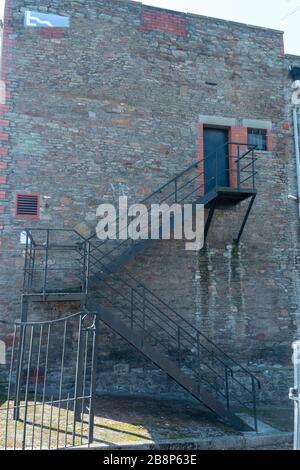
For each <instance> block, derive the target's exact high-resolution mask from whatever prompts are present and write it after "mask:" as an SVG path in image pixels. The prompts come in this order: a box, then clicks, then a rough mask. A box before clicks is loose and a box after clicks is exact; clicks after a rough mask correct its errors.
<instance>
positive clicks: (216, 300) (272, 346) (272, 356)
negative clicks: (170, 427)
mask: <svg viewBox="0 0 300 470" xmlns="http://www.w3.org/2000/svg"><path fill="white" fill-rule="evenodd" d="M26 9H30V10H38V11H40V12H43V13H47V12H48V13H54V14H59V15H64V16H69V17H70V27H69V28H50V29H48V28H25V27H24V12H25V10H26ZM1 83H2V84H5V89H6V91H5V97H6V99H5V103H1V104H0V114H1V116H0V119H1V121H0V125H1V126H2V130H1V133H0V140H1V144H2V145H1V148H0V231H1V247H0V261H1V267H0V285H1V291H0V303H1V311H0V339H2V340H3V341H7V342H9V339H8V338H9V337H10V333H9V331H10V329H11V328H12V324H13V322H14V320H15V319H16V318H18V317H19V316H20V313H19V312H20V293H21V284H22V266H23V261H24V259H23V254H22V253H23V248H24V247H23V246H22V245H21V244H20V231H21V230H22V229H23V228H24V226H28V225H31V226H34V227H37V226H41V227H49V228H55V227H59V228H68V227H77V228H79V229H80V230H82V231H83V232H84V233H88V232H89V231H90V230H92V229H94V228H95V225H96V216H95V211H96V208H97V206H98V205H99V204H100V203H102V202H111V201H116V200H117V198H118V196H119V195H127V196H128V197H129V199H130V201H135V202H136V201H139V200H141V199H143V197H145V196H147V195H148V194H149V193H150V192H151V191H153V190H155V189H156V188H158V187H159V186H161V185H162V184H163V183H165V182H166V181H167V180H168V178H171V177H173V176H175V174H176V173H177V172H179V171H181V170H183V169H184V168H185V167H187V166H188V165H189V164H191V163H192V162H194V161H195V159H197V158H199V157H200V156H201V155H202V154H203V147H202V144H201V141H200V140H199V135H200V137H201V125H203V124H204V125H205V123H203V122H201V120H200V115H208V116H211V117H215V116H218V117H219V118H221V119H224V118H226V119H231V120H234V121H235V123H236V124H235V126H234V128H235V133H234V131H232V132H233V133H232V138H233V137H234V139H235V138H238V139H240V138H243V139H244V138H246V126H243V120H258V121H261V122H263V121H264V122H265V121H268V122H269V123H271V128H270V129H268V145H269V147H268V148H269V152H260V153H258V155H257V158H258V162H257V166H258V176H257V188H258V197H257V200H256V203H255V207H254V209H253V212H252V214H251V217H250V220H249V223H248V225H247V227H246V231H245V234H244V236H243V239H242V243H241V245H240V247H235V246H234V245H233V243H232V239H233V237H234V236H235V235H236V233H237V231H238V229H239V224H240V222H241V220H242V217H243V214H244V211H245V209H246V207H245V206H244V205H243V204H242V205H241V206H239V207H238V208H237V209H235V210H231V211H226V212H224V211H217V214H216V218H215V220H214V222H213V226H212V228H211V232H210V237H209V240H208V243H207V246H206V247H205V249H204V250H203V251H201V252H200V253H189V252H186V251H185V249H184V243H183V242H182V243H181V242H174V241H171V242H162V243H157V244H155V245H154V246H153V247H152V248H151V249H149V250H147V251H146V252H145V253H143V254H142V255H140V256H138V257H137V259H136V260H135V261H134V262H131V263H130V265H129V266H128V268H129V269H130V270H132V273H133V275H134V276H135V277H138V278H139V279H140V280H141V281H142V282H144V283H146V284H147V285H148V286H149V288H150V289H151V290H153V291H154V292H156V293H157V294H158V295H159V296H161V297H162V298H163V299H164V300H165V301H166V302H168V303H170V305H171V306H172V307H174V308H176V309H177V310H178V311H179V312H180V313H182V314H183V315H184V316H186V318H187V319H189V320H190V321H191V322H193V323H194V324H195V325H197V326H198V327H199V328H200V329H201V330H202V331H203V332H205V333H206V334H208V335H209V336H210V337H211V339H212V340H214V341H216V343H217V344H219V345H220V346H221V347H223V348H224V349H225V350H226V351H227V352H228V353H230V354H232V355H233V356H234V357H236V358H238V359H239V360H241V361H242V362H243V363H244V364H245V365H247V366H249V367H250V368H252V369H253V370H254V371H255V370H258V373H259V374H260V375H261V376H262V377H264V374H266V377H267V379H266V381H267V383H269V382H270V374H271V377H273V379H274V387H275V386H276V384H279V382H280V383H281V386H282V384H283V383H284V381H286V380H288V381H289V380H290V379H289V378H288V379H287V377H288V374H289V372H291V360H290V357H291V343H292V341H293V339H294V338H295V335H296V331H297V327H299V307H298V293H297V282H298V281H297V276H298V274H297V270H296V268H295V256H296V253H298V252H297V250H298V248H297V245H298V230H299V222H298V218H297V207H296V206H295V204H294V203H292V202H291V201H289V200H288V198H287V196H288V194H291V193H294V192H295V190H296V180H295V164H294V159H293V140H292V130H291V120H290V107H289V96H288V91H287V90H289V87H290V79H289V77H288V66H287V63H286V61H285V58H284V54H283V37H282V33H280V32H277V31H273V30H268V29H264V28H258V27H252V26H247V25H243V24H238V23H233V22H227V21H223V20H218V19H213V18H207V17H202V16H196V15H191V14H179V13H176V12H171V11H166V10H162V9H156V8H151V7H145V6H142V5H141V4H139V3H136V2H130V1H121V0H120V1H114V0H110V1H100V0H87V1H85V2H82V1H80V0H66V1H64V2H61V1H58V0H53V1H52V2H51V4H49V2H47V1H46V0H40V1H39V2H35V1H34V0H30V1H29V0H7V1H6V10H5V27H4V52H3V58H2V82H1ZM271 141H272V148H271ZM17 193H25V194H26V193H28V194H30V193H38V194H39V195H40V203H41V211H40V220H32V221H28V220H22V219H19V218H18V219H17V218H15V211H14V207H15V198H16V194H17ZM54 308H55V312H56V314H57V315H60V308H61V307H60V305H59V304H58V305H55V306H54ZM64 308H65V307H64ZM73 308H75V309H77V308H78V306H75V307H73ZM70 310H72V309H71V306H70ZM34 315H36V317H37V318H38V317H41V318H44V317H43V315H46V313H43V306H42V305H41V306H39V307H38V310H36V313H34ZM105 338H106V339H105V340H104V339H103V338H102V340H101V341H100V356H99V357H100V360H101V365H100V367H102V369H103V371H104V372H103V376H102V379H103V383H102V384H101V386H100V389H101V388H102V389H105V390H109V389H112V391H113V388H114V384H115V381H111V380H109V381H108V385H107V384H106V380H107V379H106V377H107V374H106V373H105V371H106V370H107V366H106V364H110V363H111V362H110V361H111V360H112V358H114V357H116V355H115V353H116V351H117V353H118V354H117V357H119V358H121V357H122V360H121V359H119V360H118V362H117V363H116V366H117V364H118V363H120V364H121V366H120V367H123V366H124V368H123V369H122V370H126V371H127V370H128V371H129V372H128V373H127V372H126V381H127V382H128V384H129V389H130V387H132V389H134V390H136V388H135V385H134V384H133V385H130V384H131V380H132V381H133V382H134V381H135V372H134V370H135V369H136V367H135V366H134V363H135V360H133V359H132V357H133V355H134V354H136V353H134V352H133V350H132V349H131V348H130V347H129V346H128V345H127V344H126V343H125V342H124V341H122V340H120V339H119V338H117V337H115V336H114V335H113V334H112V333H110V332H108V331H106V329H105ZM135 357H139V356H135ZM127 358H128V359H127ZM105 361H106V362H105ZM138 361H139V359H137V362H138ZM142 364H143V367H144V368H145V370H146V369H147V371H148V370H149V368H150V369H151V368H152V366H151V365H150V364H148V365H144V362H143V363H142ZM0 367H1V365H0ZM276 368H278V370H280V373H275V372H276V370H277V369H276ZM270 370H271V371H273V372H271V373H270V372H269V371H270ZM274 371H275V372H274ZM105 374H106V375H105ZM150 375H151V374H150ZM147 377H149V374H148V372H147ZM278 377H280V379H279V378H278ZM146 382H147V381H146V379H145V381H143V380H141V381H139V386H138V388H139V389H140V390H146V391H147V390H149V387H148V386H147V383H146ZM134 383H135V382H134ZM286 383H287V382H286ZM162 388H164V387H162ZM269 388H270V387H269ZM150 389H151V387H150ZM167 389H168V387H167V386H166V390H167ZM286 391H287V392H286V393H288V386H286ZM274 395H275V394H273V395H272V393H270V396H272V398H274ZM284 398H286V397H283V396H280V397H277V399H279V401H281V400H284Z"/></svg>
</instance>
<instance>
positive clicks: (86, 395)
mask: <svg viewBox="0 0 300 470" xmlns="http://www.w3.org/2000/svg"><path fill="white" fill-rule="evenodd" d="M97 323H98V321H97V318H96V315H95V314H91V313H88V312H84V313H82V312H81V313H77V314H74V315H71V316H68V317H66V318H61V319H57V320H53V321H45V322H26V323H22V322H17V323H16V324H15V327H14V335H13V341H12V346H11V350H10V354H9V356H10V371H9V380H8V389H7V397H6V399H3V398H2V400H1V402H2V403H1V407H0V429H1V432H0V448H2V449H61V448H66V447H74V446H80V445H89V444H91V443H92V442H93V433H94V397H95V391H96V390H95V388H96V374H95V372H96V362H97V354H96V336H97Z"/></svg>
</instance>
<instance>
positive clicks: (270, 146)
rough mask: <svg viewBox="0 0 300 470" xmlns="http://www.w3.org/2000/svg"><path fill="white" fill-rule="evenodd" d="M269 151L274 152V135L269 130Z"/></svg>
mask: <svg viewBox="0 0 300 470" xmlns="http://www.w3.org/2000/svg"><path fill="white" fill-rule="evenodd" d="M267 150H268V152H272V151H273V135H272V132H271V131H270V130H269V129H268V130H267Z"/></svg>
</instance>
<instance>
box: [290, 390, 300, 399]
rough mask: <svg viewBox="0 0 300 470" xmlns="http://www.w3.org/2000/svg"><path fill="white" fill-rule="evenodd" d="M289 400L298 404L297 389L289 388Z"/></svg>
mask: <svg viewBox="0 0 300 470" xmlns="http://www.w3.org/2000/svg"><path fill="white" fill-rule="evenodd" d="M289 398H290V400H294V401H298V402H300V390H299V389H298V388H297V387H295V388H290V393H289Z"/></svg>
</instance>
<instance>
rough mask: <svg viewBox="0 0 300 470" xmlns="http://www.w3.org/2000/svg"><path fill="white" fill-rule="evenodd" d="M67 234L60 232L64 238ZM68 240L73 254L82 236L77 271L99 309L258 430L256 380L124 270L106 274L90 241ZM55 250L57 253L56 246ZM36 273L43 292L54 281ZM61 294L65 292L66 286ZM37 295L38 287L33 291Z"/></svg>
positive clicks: (73, 234) (75, 235)
mask: <svg viewBox="0 0 300 470" xmlns="http://www.w3.org/2000/svg"><path fill="white" fill-rule="evenodd" d="M41 231H42V229H38V233H39V234H40V232H41ZM48 232H49V230H45V234H44V236H45V237H47V239H48V240H51V238H52V239H54V238H55V236H54V234H52V232H53V231H51V230H50V234H49V233H48ZM64 232H67V231H64ZM26 233H27V234H28V235H27V237H28V238H30V240H31V243H32V244H35V245H37V246H39V248H40V249H42V247H43V248H44V252H45V253H44V256H43V259H46V251H47V245H41V244H37V243H36V241H35V240H34V238H33V235H34V230H27V232H26ZM40 236H41V235H40ZM66 236H67V234H66V233H64V237H63V238H64V239H65V237H66ZM67 238H68V239H69V240H70V239H72V238H73V239H74V240H76V243H75V245H74V246H73V250H71V251H75V248H76V247H78V241H77V240H78V238H80V240H81V243H80V244H79V245H80V250H79V252H80V251H82V250H84V251H85V253H87V256H86V258H82V257H81V258H79V259H80V260H81V268H80V269H79V272H81V273H84V281H85V284H84V285H85V288H86V289H87V291H88V292H89V296H90V297H91V298H92V299H93V300H95V299H97V300H98V301H99V308H105V309H108V310H110V309H111V310H112V311H113V312H115V313H117V314H118V315H120V318H121V319H122V320H123V321H125V322H126V324H127V325H128V326H130V328H132V329H134V330H135V331H137V332H139V333H140V334H141V335H143V337H144V338H145V339H147V340H148V341H149V342H150V343H152V344H153V346H154V347H155V348H159V349H160V350H161V352H162V353H163V354H165V355H167V356H169V357H170V358H172V359H173V360H175V361H176V362H177V363H178V366H179V367H181V368H184V370H185V372H187V373H188V374H189V375H191V377H193V378H194V379H195V380H196V381H197V384H198V385H199V387H204V388H206V389H207V390H209V391H210V392H213V393H214V394H215V396H216V397H218V398H220V399H221V400H224V402H225V403H226V406H227V407H228V409H233V408H235V407H237V406H240V407H242V408H243V409H245V410H247V411H248V412H249V413H251V414H252V416H253V420H254V427H255V429H257V398H258V392H259V390H260V382H259V381H258V380H257V379H256V377H255V376H254V375H253V374H252V373H251V372H249V371H248V370H247V369H246V368H244V367H243V366H241V365H240V364H239V363H238V362H237V361H235V360H234V359H233V358H231V357H230V356H229V355H227V354H226V353H225V352H224V351H223V350H222V349H221V348H219V347H218V346H217V345H216V344H215V343H214V342H213V341H211V340H210V339H209V338H208V337H207V336H205V335H204V334H203V333H202V332H201V331H200V330H199V329H197V328H196V327H195V326H193V325H192V323H190V322H189V321H188V320H187V319H186V318H184V317H183V316H182V315H181V314H179V313H178V312H177V311H176V310H174V309H173V308H171V307H170V306H169V305H168V304H167V303H166V302H164V301H163V300H161V299H160V298H159V297H158V296H157V295H156V294H155V293H153V292H151V290H150V289H148V288H147V287H146V286H145V285H144V284H142V283H141V282H139V281H138V280H137V279H135V278H134V277H133V276H132V275H131V274H129V272H128V271H126V270H123V271H122V274H115V273H113V272H112V271H110V270H109V268H108V267H107V266H106V265H105V264H104V263H103V262H102V261H101V260H102V251H101V250H100V249H99V248H98V247H97V246H96V245H95V244H94V243H93V241H91V240H90V239H85V238H83V237H82V236H80V235H79V234H78V233H76V232H73V231H70V234H69V236H68V237H67ZM55 248H56V250H58V246H57V245H56V246H55ZM63 248H64V249H65V248H66V245H63ZM48 249H49V247H48ZM70 249H71V248H70ZM33 266H34V264H33ZM87 266H88V269H87ZM45 268H46V265H45ZM40 269H41V268H40ZM40 269H39V270H38V272H37V273H34V272H31V274H30V275H29V279H37V278H38V276H39V275H40V276H41V279H40V282H38V285H40V286H41V287H42V289H45V286H50V285H51V282H52V281H53V279H52V278H51V282H50V281H49V280H48V279H47V276H48V274H49V273H48V272H47V270H46V269H45V270H44V272H43V273H42V272H41V270H40ZM56 272H58V271H56ZM27 276H28V274H27ZM51 276H52V273H51ZM45 278H46V281H45ZM60 279H61V276H60ZM82 282H83V279H82ZM95 288H96V290H95ZM63 290H66V287H64V288H63ZM37 291H38V289H37V288H36V289H35V292H37ZM47 292H48V291H46V292H45V293H46V294H47ZM41 293H43V291H41Z"/></svg>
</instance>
